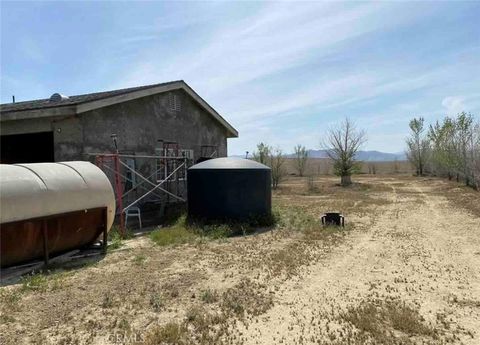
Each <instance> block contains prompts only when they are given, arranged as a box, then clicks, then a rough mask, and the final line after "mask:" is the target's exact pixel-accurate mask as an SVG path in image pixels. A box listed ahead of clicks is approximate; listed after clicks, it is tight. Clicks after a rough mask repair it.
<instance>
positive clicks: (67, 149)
mask: <svg viewBox="0 0 480 345" xmlns="http://www.w3.org/2000/svg"><path fill="white" fill-rule="evenodd" d="M170 94H174V95H175V96H176V97H177V100H178V102H180V109H179V110H178V111H177V110H173V109H172V107H171V95H170ZM0 130H1V135H10V134H24V133H36V132H46V131H53V133H54V143H55V160H56V161H64V160H76V159H86V158H87V156H86V155H85V154H86V153H93V152H113V150H114V147H113V142H112V139H111V137H110V136H111V134H112V133H115V134H117V137H118V144H119V149H120V151H121V152H125V153H136V154H148V155H153V154H155V148H157V147H158V148H161V144H160V143H158V140H159V139H162V140H165V141H176V142H178V144H179V145H180V147H181V148H182V149H191V150H194V159H195V160H196V159H198V158H199V157H200V148H201V146H202V145H215V146H217V148H218V156H219V157H223V156H226V155H227V138H226V137H227V133H226V129H225V128H224V127H223V126H222V125H220V124H219V123H218V121H216V120H215V119H214V118H213V117H212V116H211V115H210V114H209V113H208V112H207V111H206V110H204V109H203V108H201V107H200V106H199V105H198V104H197V103H196V102H195V101H194V100H193V99H192V98H191V97H189V96H188V95H187V93H185V92H184V91H183V90H176V91H173V92H170V93H162V94H157V95H153V96H148V97H144V98H139V99H135V100H131V101H128V102H124V103H119V104H115V105H111V106H108V107H104V108H100V109H96V110H92V111H89V112H85V113H82V114H80V115H72V116H63V117H60V118H59V117H45V118H35V119H28V120H13V121H2V123H1V124H0ZM32 144H33V143H32Z"/></svg>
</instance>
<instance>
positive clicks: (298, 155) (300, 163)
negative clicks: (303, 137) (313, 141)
mask: <svg viewBox="0 0 480 345" xmlns="http://www.w3.org/2000/svg"><path fill="white" fill-rule="evenodd" d="M294 150H295V167H296V168H297V171H298V175H300V176H303V175H304V174H305V170H306V169H307V164H308V151H307V149H306V148H305V146H302V145H300V144H299V145H297V146H295V148H294Z"/></svg>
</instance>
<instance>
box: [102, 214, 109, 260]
mask: <svg viewBox="0 0 480 345" xmlns="http://www.w3.org/2000/svg"><path fill="white" fill-rule="evenodd" d="M103 221H104V226H103V248H102V249H103V252H104V253H106V252H107V241H108V236H107V235H108V233H107V228H108V210H107V208H106V207H105V209H104V210H103Z"/></svg>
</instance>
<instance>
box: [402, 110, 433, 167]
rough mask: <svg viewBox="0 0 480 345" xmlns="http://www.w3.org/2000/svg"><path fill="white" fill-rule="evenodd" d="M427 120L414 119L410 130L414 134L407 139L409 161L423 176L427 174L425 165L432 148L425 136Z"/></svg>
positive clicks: (421, 118)
mask: <svg viewBox="0 0 480 345" xmlns="http://www.w3.org/2000/svg"><path fill="white" fill-rule="evenodd" d="M424 122H425V120H424V119H423V117H419V118H418V119H413V120H411V121H410V124H409V126H410V129H411V130H412V133H411V135H410V137H409V138H407V157H408V160H409V161H410V162H411V163H412V164H413V166H414V167H415V170H416V171H417V175H420V176H422V175H423V174H424V172H425V165H426V163H427V157H428V152H429V148H430V143H429V141H428V139H427V137H426V135H425V134H424V131H425V127H424Z"/></svg>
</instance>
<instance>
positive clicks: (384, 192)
mask: <svg viewBox="0 0 480 345" xmlns="http://www.w3.org/2000/svg"><path fill="white" fill-rule="evenodd" d="M356 180H357V181H359V182H360V184H359V185H357V186H355V187H352V188H350V189H346V190H345V189H342V188H341V187H337V186H335V182H336V180H334V179H333V178H319V179H317V180H316V181H315V186H313V187H312V186H311V185H307V184H306V183H305V180H301V179H296V178H293V179H290V180H288V181H286V182H285V183H284V184H283V185H282V186H281V188H280V190H279V191H277V192H276V193H275V196H274V201H275V203H276V204H277V205H279V206H281V212H282V213H283V214H282V221H281V222H280V224H279V225H278V228H275V229H273V230H271V231H264V232H260V233H258V234H256V235H250V236H246V237H235V238H228V239H221V240H216V241H205V240H204V239H200V240H199V241H196V242H192V243H189V244H185V245H181V246H173V247H158V246H156V245H155V244H153V243H152V242H151V241H150V240H149V238H148V237H142V238H137V239H132V240H129V241H127V242H126V243H125V244H124V247H123V248H121V250H119V251H116V252H112V253H110V254H109V255H107V256H106V257H105V258H104V259H103V260H100V261H98V262H90V263H87V264H85V265H77V266H76V267H74V268H73V269H70V270H67V271H64V270H61V269H60V270H59V272H53V273H52V274H51V275H48V276H46V277H43V276H36V277H35V280H33V279H31V280H27V281H23V282H20V283H19V284H16V285H9V286H6V287H2V288H1V290H0V292H1V293H2V295H1V297H2V314H1V316H2V323H1V325H0V334H1V338H0V342H1V343H2V344H29V343H38V344H133V343H137V344H167V343H169V344H247V345H249V344H252V345H253V344H384V345H385V344H386V345H388V344H446V343H454V344H472V345H473V344H480V213H478V212H474V211H475V210H480V208H476V206H475V205H478V203H479V202H480V200H479V194H478V193H476V192H472V191H469V190H467V189H462V188H460V187H457V186H456V185H454V184H453V183H448V182H445V181H442V180H439V179H416V178H412V177H391V176H383V177H378V176H377V177H359V178H357V179H356ZM307 186H308V187H307ZM472 206H475V207H472ZM332 209H340V210H342V211H343V212H344V213H345V214H346V216H347V223H348V224H350V226H349V227H348V228H347V229H346V230H345V231H338V230H334V231H333V232H326V230H322V229H321V228H319V226H318V225H317V224H318V222H317V218H316V217H317V216H318V214H320V213H321V212H324V211H325V210H332ZM472 210H473V211H472ZM299 229H302V230H301V231H300V230H299Z"/></svg>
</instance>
